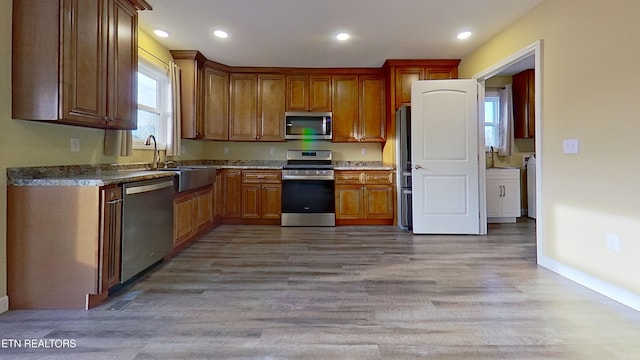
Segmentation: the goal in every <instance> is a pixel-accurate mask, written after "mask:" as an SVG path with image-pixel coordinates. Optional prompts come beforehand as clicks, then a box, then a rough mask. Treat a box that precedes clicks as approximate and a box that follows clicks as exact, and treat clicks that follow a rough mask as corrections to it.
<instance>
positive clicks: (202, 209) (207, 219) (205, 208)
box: [195, 188, 213, 231]
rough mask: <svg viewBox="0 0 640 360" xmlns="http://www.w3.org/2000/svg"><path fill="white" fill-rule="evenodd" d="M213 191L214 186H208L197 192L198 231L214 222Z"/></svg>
mask: <svg viewBox="0 0 640 360" xmlns="http://www.w3.org/2000/svg"><path fill="white" fill-rule="evenodd" d="M212 191H213V188H208V189H206V190H202V191H199V192H197V193H196V197H195V201H196V208H197V213H196V215H197V221H196V226H197V229H198V231H199V230H201V229H203V228H206V227H208V226H209V225H211V223H212V214H213V210H212V201H211V198H212Z"/></svg>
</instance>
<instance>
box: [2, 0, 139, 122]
mask: <svg viewBox="0 0 640 360" xmlns="http://www.w3.org/2000/svg"><path fill="white" fill-rule="evenodd" d="M136 11H137V9H136V7H135V6H134V5H133V4H132V3H131V2H129V1H127V0H96V1H80V0H59V1H53V0H28V1H27V0H14V1H13V23H12V26H13V28H12V117H13V118H16V119H25V120H48V121H55V122H56V123H61V124H70V125H78V126H86V127H95V128H110V129H135V128H136V126H137V117H136V109H137V80H136V79H137V76H136V72H137V68H138V37H137V31H138V20H137V19H138V18H137V12H136Z"/></svg>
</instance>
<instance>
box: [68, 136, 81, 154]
mask: <svg viewBox="0 0 640 360" xmlns="http://www.w3.org/2000/svg"><path fill="white" fill-rule="evenodd" d="M69 143H70V144H71V152H80V139H78V138H71V139H69Z"/></svg>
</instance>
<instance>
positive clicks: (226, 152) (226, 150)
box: [223, 146, 229, 154]
mask: <svg viewBox="0 0 640 360" xmlns="http://www.w3.org/2000/svg"><path fill="white" fill-rule="evenodd" d="M223 152H224V153H225V154H228V153H229V147H228V146H225V147H224V150H223Z"/></svg>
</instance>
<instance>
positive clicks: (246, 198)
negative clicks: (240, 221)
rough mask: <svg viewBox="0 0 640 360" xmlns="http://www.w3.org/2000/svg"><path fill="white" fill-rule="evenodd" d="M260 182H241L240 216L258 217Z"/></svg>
mask: <svg viewBox="0 0 640 360" xmlns="http://www.w3.org/2000/svg"><path fill="white" fill-rule="evenodd" d="M260 188H261V185H260V184H242V217H243V218H247V219H259V218H260V196H261V194H260Z"/></svg>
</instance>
